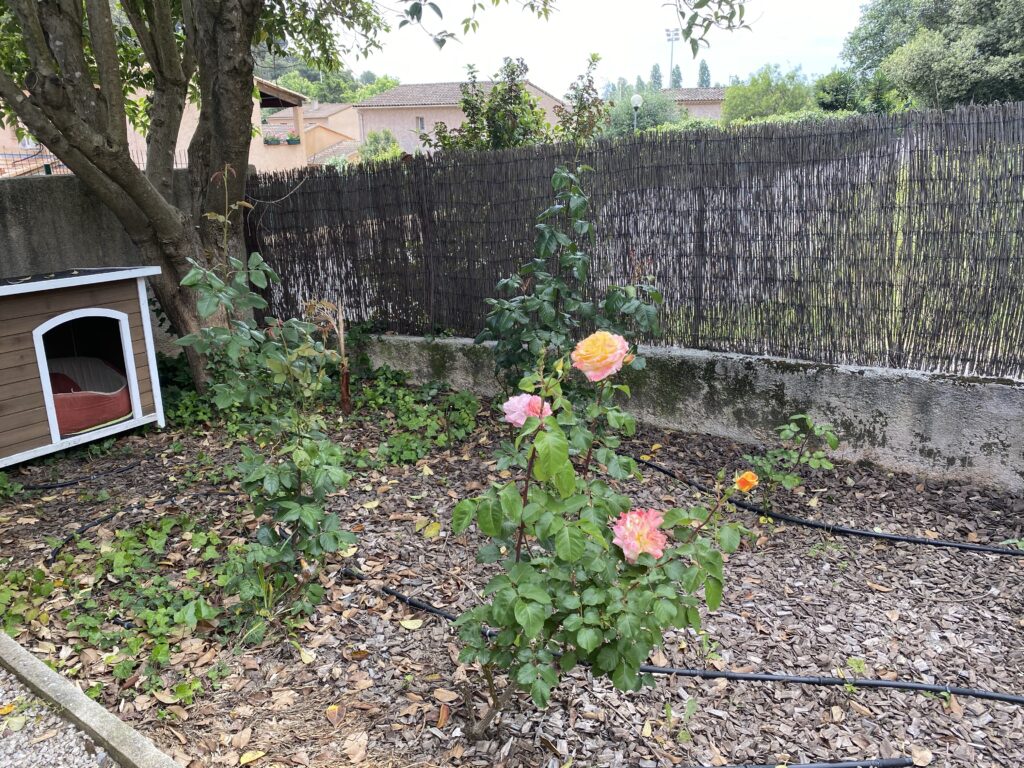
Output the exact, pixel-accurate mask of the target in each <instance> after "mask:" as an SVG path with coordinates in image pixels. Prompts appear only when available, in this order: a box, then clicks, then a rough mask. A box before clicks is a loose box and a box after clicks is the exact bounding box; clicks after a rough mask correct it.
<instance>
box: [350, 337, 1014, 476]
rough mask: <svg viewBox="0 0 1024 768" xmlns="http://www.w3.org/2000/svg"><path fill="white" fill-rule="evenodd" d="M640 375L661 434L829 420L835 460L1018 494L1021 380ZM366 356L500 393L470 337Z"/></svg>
mask: <svg viewBox="0 0 1024 768" xmlns="http://www.w3.org/2000/svg"><path fill="white" fill-rule="evenodd" d="M640 352H641V353H642V354H643V355H644V357H645V358H646V359H647V368H646V370H644V371H641V372H637V371H629V370H627V371H623V373H622V374H621V381H623V382H624V383H627V384H629V385H630V387H631V389H632V392H633V397H632V399H631V400H630V402H629V405H628V406H627V408H628V409H629V410H630V411H631V412H632V413H634V414H636V416H637V417H638V418H639V419H640V420H641V421H644V422H646V423H647V424H650V425H652V426H657V427H667V428H670V429H676V430H679V431H682V432H693V433H704V434H710V435H715V436H718V437H726V438H729V439H731V440H735V441H737V442H741V443H758V442H763V443H769V442H774V441H775V439H776V438H775V435H774V433H773V427H775V426H776V425H778V424H780V423H782V422H783V420H785V419H786V418H788V417H789V416H790V415H791V414H794V413H810V414H811V415H813V416H814V418H816V419H819V420H822V421H828V422H831V423H832V424H833V425H835V426H836V427H837V428H838V431H839V433H840V435H842V437H843V445H842V446H841V448H840V451H839V456H840V457H841V458H843V459H847V460H851V461H859V460H867V461H871V462H874V463H876V464H878V465H880V466H882V467H886V468H888V469H893V470H897V471H903V472H911V473H917V474H921V475H928V476H932V477H936V478H940V479H951V478H955V479H958V480H963V481H968V482H974V483H980V484H983V485H986V486H995V487H1001V488H1005V489H1008V490H1011V491H1017V492H1020V491H1024V432H1022V431H1021V429H1020V425H1021V424H1024V382H1019V381H1008V380H996V379H984V378H975V377H961V376H950V375H941V374H930V373H924V372H920V371H907V370H898V369H887V368H870V367H861V366H851V365H831V364H824V363H812V362H807V361H801V360H786V359H782V358H776V357H755V356H751V355H739V354H732V353H723V352H705V351H702V350H695V349H683V348H680V347H641V349H640ZM369 353H370V358H371V359H372V361H373V363H374V364H375V365H380V364H388V365H390V366H391V367H393V368H398V369H401V370H405V371H409V372H410V373H411V374H412V377H413V379H415V380H416V381H419V382H422V381H426V380H428V379H437V380H444V381H447V382H448V383H449V384H451V385H452V386H455V387H457V388H460V389H469V390H472V391H474V392H476V393H477V394H481V395H487V396H490V395H494V394H496V393H497V391H498V387H497V381H496V379H495V377H494V358H493V356H492V353H491V349H490V347H489V346H488V345H486V344H485V345H479V346H476V345H474V344H473V341H472V340H471V339H463V338H445V339H425V338H422V337H415V336H380V337H376V338H373V339H371V341H370V344H369Z"/></svg>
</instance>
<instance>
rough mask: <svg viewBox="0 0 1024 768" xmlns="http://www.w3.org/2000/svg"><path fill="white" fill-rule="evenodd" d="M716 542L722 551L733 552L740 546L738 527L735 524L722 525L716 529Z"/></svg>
mask: <svg viewBox="0 0 1024 768" xmlns="http://www.w3.org/2000/svg"><path fill="white" fill-rule="evenodd" d="M718 543H719V545H720V546H721V547H722V551H723V552H728V553H732V552H735V551H736V550H737V549H739V548H740V531H739V529H738V528H737V527H736V526H735V525H723V526H722V527H721V528H719V529H718Z"/></svg>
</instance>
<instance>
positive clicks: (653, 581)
mask: <svg viewBox="0 0 1024 768" xmlns="http://www.w3.org/2000/svg"><path fill="white" fill-rule="evenodd" d="M630 354H631V352H630V348H629V345H628V344H627V343H626V341H625V339H623V338H622V337H621V336H617V335H615V334H610V333H606V332H598V333H597V334H593V335H592V336H590V337H588V338H587V339H584V340H583V341H581V342H580V343H579V344H577V346H576V348H575V350H574V351H573V352H572V354H571V356H569V357H559V358H556V359H555V360H553V361H552V362H550V364H549V363H548V362H547V361H546V360H545V358H544V357H543V355H542V356H541V358H540V360H539V362H538V366H537V370H536V371H535V372H533V373H530V374H528V375H526V376H525V377H523V379H522V380H521V381H520V383H519V388H520V390H522V394H519V395H516V396H515V397H513V398H510V399H509V401H508V402H506V403H505V406H504V408H503V410H504V411H505V414H506V420H507V421H509V422H510V423H514V424H517V425H518V426H519V431H518V434H517V435H516V438H515V441H514V443H512V444H511V445H510V446H509V448H508V449H507V451H506V453H505V454H504V455H503V456H502V464H501V466H504V467H508V468H513V469H514V470H515V472H516V475H517V477H515V479H514V480H513V481H511V482H506V483H496V484H494V485H492V486H491V487H490V488H489V489H487V490H486V491H485V492H484V493H483V494H481V495H480V496H477V497H475V498H471V499H465V500H463V501H461V502H459V504H457V505H456V507H455V509H454V510H453V519H452V529H453V532H455V533H456V534H458V533H461V532H463V531H465V530H467V529H468V528H469V527H470V526H471V525H473V524H474V523H475V525H476V527H477V529H478V530H479V532H480V533H481V534H483V535H484V536H485V537H487V538H488V539H490V542H489V543H488V544H487V545H486V546H483V547H482V548H481V550H480V552H479V559H480V560H481V561H484V562H499V563H500V564H501V570H502V572H501V573H500V574H499V575H497V576H495V577H494V578H493V579H491V581H490V582H489V583H488V584H487V586H486V588H485V590H484V594H485V595H486V597H487V599H488V602H487V603H485V604H483V605H481V606H479V607H477V608H474V609H472V610H470V611H467V612H466V613H464V614H463V615H462V616H460V617H459V619H458V624H459V627H460V630H459V637H460V639H461V642H462V646H463V647H462V650H461V653H460V660H461V661H462V662H464V663H468V664H475V665H477V666H478V668H479V670H480V673H481V675H482V677H483V679H484V680H485V681H486V689H487V691H488V692H489V696H490V701H491V705H492V707H491V709H490V711H489V713H488V715H487V716H486V717H485V718H484V720H483V721H482V722H481V723H480V724H477V726H476V727H474V728H473V731H474V732H475V733H476V734H479V733H481V732H482V729H483V728H484V727H486V725H487V724H488V723H489V722H490V719H491V718H492V717H493V716H494V713H495V712H496V711H497V710H498V709H499V708H500V707H501V706H503V705H504V704H505V703H506V702H507V701H508V698H509V696H510V695H511V691H512V690H513V688H514V687H519V688H521V689H524V690H526V691H529V693H530V695H531V696H532V698H533V701H534V702H535V703H536V705H537V706H540V707H543V706H546V705H547V703H548V700H549V697H550V695H551V690H552V689H553V688H554V687H555V686H556V685H557V684H558V682H559V679H560V676H561V675H562V674H563V673H565V672H567V671H569V670H571V669H572V668H573V667H575V666H576V665H577V664H586V665H588V666H589V667H590V668H591V669H592V670H593V672H594V674H598V675H607V676H608V677H609V678H611V680H612V682H613V683H614V684H615V686H616V687H618V688H620V689H622V690H635V689H637V688H639V687H640V685H642V684H644V683H647V684H650V683H652V682H653V679H652V677H651V676H650V675H647V674H642V673H641V672H640V667H641V665H642V664H643V663H644V662H645V661H646V660H647V658H648V656H649V655H650V653H651V651H652V650H653V649H654V647H655V646H657V645H659V644H660V643H662V642H663V640H664V637H665V632H666V631H668V630H670V629H682V628H693V629H699V627H700V611H699V605H700V602H701V601H700V599H699V598H698V594H699V593H701V592H703V602H705V603H706V604H707V606H708V607H709V608H710V609H712V610H714V609H715V608H717V607H718V605H719V603H720V602H721V599H722V589H723V586H722V585H723V557H722V554H723V552H725V553H728V552H733V551H735V550H736V548H737V547H738V546H739V544H740V540H741V536H742V534H743V532H744V529H743V528H742V527H741V526H740V525H739V524H737V523H734V522H727V520H726V518H727V515H728V512H729V510H730V509H731V507H730V505H729V503H728V500H729V497H730V496H731V495H732V494H733V493H735V492H737V485H736V484H726V483H725V481H724V474H720V475H719V482H718V483H717V485H716V488H715V490H714V492H713V493H712V494H710V495H709V496H708V497H707V498H706V499H703V500H702V501H701V503H698V504H694V505H692V506H688V507H685V508H671V509H666V510H658V509H637V508H634V507H633V504H632V503H631V501H630V499H629V498H628V497H627V496H625V495H624V494H622V493H621V492H620V491H619V490H618V487H617V483H616V480H624V479H627V478H631V477H639V473H638V471H637V468H636V464H635V462H634V461H633V460H632V459H629V458H628V457H624V456H620V455H618V454H617V453H616V451H615V449H616V448H617V447H618V445H619V441H620V435H623V434H624V435H632V434H634V432H635V429H636V423H635V421H634V419H633V417H632V416H630V415H629V414H627V413H626V412H624V411H623V410H622V409H621V408H620V407H619V406H618V405H617V404H616V403H615V399H616V398H617V397H622V396H627V395H628V394H629V390H628V387H626V386H624V385H622V384H615V383H613V382H612V379H611V377H612V376H613V375H614V374H615V373H616V372H618V371H619V370H620V369H621V367H622V365H624V364H626V363H627V361H628V359H629V356H630ZM570 358H571V361H572V362H571V364H570ZM574 368H576V369H579V370H580V371H581V372H582V373H583V374H584V376H585V377H586V378H587V379H588V381H589V382H590V383H589V384H588V383H585V382H577V394H578V393H579V392H580V391H583V392H586V393H588V396H587V398H586V399H585V401H582V402H581V401H580V399H579V398H578V397H577V398H574V400H575V402H574V400H570V399H569V398H568V397H566V396H565V394H564V386H565V384H566V382H567V380H568V379H569V377H570V376H571V375H572V372H573V369H574ZM526 398H529V399H526ZM533 398H536V399H533ZM521 417H522V418H521ZM520 422H521V423H520ZM501 674H507V675H508V678H509V683H510V684H509V685H508V687H507V688H506V689H505V690H504V691H503V692H502V693H499V692H498V689H499V684H498V678H499V676H500V675H501ZM469 709H470V711H471V712H472V711H473V709H472V707H470V708H469Z"/></svg>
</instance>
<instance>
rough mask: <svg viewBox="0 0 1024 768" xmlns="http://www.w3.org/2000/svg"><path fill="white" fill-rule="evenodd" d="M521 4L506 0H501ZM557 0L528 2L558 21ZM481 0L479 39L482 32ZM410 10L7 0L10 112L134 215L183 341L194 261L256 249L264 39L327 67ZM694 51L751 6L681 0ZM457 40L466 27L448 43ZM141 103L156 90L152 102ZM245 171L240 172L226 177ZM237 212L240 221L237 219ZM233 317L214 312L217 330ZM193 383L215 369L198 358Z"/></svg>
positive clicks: (0, 44)
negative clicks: (257, 51)
mask: <svg viewBox="0 0 1024 768" xmlns="http://www.w3.org/2000/svg"><path fill="white" fill-rule="evenodd" d="M503 1H505V2H507V0H490V4H491V5H499V4H501V3H502V2H503ZM553 2H554V0H519V3H520V5H522V6H524V7H525V8H526V9H527V10H529V11H531V12H533V13H535V14H537V15H539V16H542V17H546V16H547V15H548V14H549V13H550V11H551V9H552V7H553ZM487 4H488V3H487V2H486V0H475V1H474V3H473V4H472V6H471V16H470V17H469V18H466V19H465V20H464V21H463V31H470V30H473V29H476V27H477V26H478V23H479V22H478V20H477V18H476V12H477V10H479V9H482V8H485V7H486V6H487ZM392 5H394V4H385V3H380V4H378V2H376V0H292V1H291V2H284V1H283V0H273V1H272V2H271V1H270V0H201V2H196V0H173V1H169V2H162V1H158V0H120V1H119V2H111V0H0V107H2V109H3V111H4V121H5V122H9V123H12V124H15V123H16V124H20V125H21V126H23V127H24V129H25V130H27V131H28V132H29V133H31V134H32V135H33V136H34V137H35V138H37V139H38V140H39V141H41V142H42V143H43V144H44V145H45V146H46V147H47V148H48V149H50V151H52V152H53V153H54V154H55V155H56V156H57V157H58V158H60V160H61V161H63V162H64V163H65V164H66V165H67V166H68V167H69V168H70V169H71V170H72V171H73V172H74V173H75V175H76V176H77V177H78V178H79V179H80V181H81V182H82V183H83V184H84V185H85V186H86V187H87V188H88V189H89V191H90V192H91V193H92V194H94V195H95V196H96V197H97V198H98V199H100V200H101V201H102V202H103V203H104V204H105V205H106V206H107V207H108V208H109V209H110V210H111V211H112V212H113V213H114V215H115V216H116V217H117V218H118V220H119V221H120V222H121V224H122V225H123V226H124V228H125V230H126V232H127V233H128V235H129V236H130V237H131V239H132V241H133V242H134V243H135V244H136V245H137V246H138V248H139V249H140V251H141V253H142V255H143V258H144V259H145V260H146V261H147V262H149V263H151V264H156V265H159V266H161V267H162V268H163V273H162V274H161V275H160V276H159V277H158V278H156V279H155V280H153V283H152V284H153V288H154V290H155V292H156V294H157V297H158V299H159V301H160V303H161V305H162V307H163V309H164V311H165V313H166V314H167V316H168V317H169V318H170V320H171V322H172V323H173V324H174V325H175V327H176V328H177V329H178V330H179V331H180V332H182V333H191V332H194V331H196V330H197V329H198V328H199V327H200V320H199V316H198V313H197V311H196V307H195V305H194V298H193V295H192V293H191V291H188V290H185V289H183V288H181V286H180V281H181V279H182V277H183V276H184V275H185V274H186V273H187V272H188V269H189V263H188V262H189V260H190V259H195V260H196V261H199V262H201V263H204V264H206V265H207V266H210V267H215V268H216V267H223V266H224V265H225V264H226V259H227V257H228V256H229V255H231V254H234V255H241V254H242V252H243V249H242V242H241V238H240V235H239V234H238V233H239V229H240V228H239V227H235V228H234V230H233V231H234V232H235V233H236V234H235V235H234V237H233V239H232V240H231V241H230V242H229V243H228V247H227V248H226V249H224V248H222V247H221V245H220V241H219V239H218V236H217V235H218V228H219V225H218V224H217V222H216V221H215V220H213V219H211V218H210V217H209V216H210V215H217V214H219V213H220V212H223V210H224V205H225V200H227V201H228V202H229V203H230V202H235V201H240V200H242V199H243V196H244V192H245V174H246V169H247V167H248V158H249V142H250V139H251V135H252V125H251V119H252V118H251V116H252V109H253V105H252V97H253V66H254V64H253V53H252V49H253V46H254V44H255V43H256V42H257V41H261V42H262V43H263V44H265V45H267V46H268V47H269V48H270V49H271V50H272V51H275V52H277V53H279V54H281V55H285V54H287V53H289V52H290V51H289V50H286V47H287V48H290V49H292V50H293V51H294V52H296V53H298V54H299V55H300V56H301V57H302V58H303V59H305V60H307V61H308V62H309V63H310V65H311V67H313V68H314V69H316V70H318V71H328V70H331V69H333V68H334V67H336V66H337V65H338V63H339V57H340V55H341V54H342V53H343V52H344V51H346V50H351V49H353V48H355V49H356V50H360V49H361V50H367V49H371V48H373V47H376V45H377V42H376V41H377V37H378V35H379V33H380V32H381V31H383V30H384V29H386V28H387V27H388V24H387V20H386V18H385V13H387V12H388V11H387V10H386V8H389V7H390V6H392ZM398 5H399V6H400V7H401V8H402V9H404V10H403V13H402V15H403V18H402V21H401V25H405V24H414V25H416V24H422V21H423V19H422V16H423V13H424V10H428V11H430V12H435V13H437V14H438V15H440V8H439V7H438V6H437V4H436V3H422V2H416V1H413V0H398ZM675 6H676V11H677V14H678V15H679V18H680V20H681V22H683V23H682V27H683V35H684V37H685V39H688V40H690V42H691V45H692V46H693V49H694V51H696V50H697V48H698V47H699V46H700V44H701V43H702V42H703V41H705V38H706V35H707V33H708V31H709V30H710V29H711V28H713V27H726V28H735V27H737V26H740V25H742V18H743V0H710V1H709V0H676V2H675ZM433 37H434V40H435V41H436V42H437V44H438V45H443V44H444V43H445V42H446V41H447V40H448V39H450V38H451V37H453V34H452V33H450V32H447V31H441V32H438V33H436V34H434V35H433ZM140 94H145V95H144V96H141V97H140ZM193 97H194V98H195V100H196V101H197V103H198V107H199V122H198V127H197V129H196V131H195V134H194V136H193V139H192V141H191V144H190V146H189V152H188V156H189V167H188V174H187V176H188V191H189V193H190V195H189V198H190V199H189V200H188V201H187V202H185V203H181V202H179V201H180V200H181V197H180V196H178V195H176V194H175V189H174V181H173V174H172V170H173V167H174V150H175V145H176V141H177V137H178V131H179V128H180V126H181V119H182V114H183V112H184V108H185V104H186V101H187V100H188V99H189V98H193ZM129 116H131V117H133V118H134V119H135V122H136V123H137V124H138V125H140V126H143V127H145V129H146V131H147V160H146V169H145V170H144V171H143V170H140V169H139V167H138V166H136V165H135V163H134V162H133V161H132V158H131V155H130V153H129V148H128V137H127V122H128V118H129ZM226 167H229V168H230V169H231V170H230V171H229V172H223V169H224V168H226ZM239 215H240V214H239V213H238V212H237V211H236V212H235V213H233V214H232V218H233V219H235V220H236V221H237V219H238V216H239ZM218 321H223V318H218V317H217V316H214V317H213V318H211V319H209V320H207V321H206V322H205V324H209V323H210V322H218ZM187 354H188V355H189V362H190V364H191V368H192V372H193V375H194V376H195V377H196V379H197V380H198V381H199V382H200V383H202V381H203V380H204V378H205V367H204V365H203V364H202V362H203V361H202V360H201V358H200V357H199V356H198V355H197V354H196V353H195V352H194V351H191V350H189V351H188V352H187Z"/></svg>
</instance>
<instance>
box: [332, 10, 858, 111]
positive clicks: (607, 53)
mask: <svg viewBox="0 0 1024 768" xmlns="http://www.w3.org/2000/svg"><path fill="white" fill-rule="evenodd" d="M864 1H865V0H750V1H749V2H748V6H747V19H748V22H749V26H750V29H749V30H741V31H736V32H724V31H720V30H715V31H713V32H712V33H711V35H710V36H709V42H710V46H709V47H708V48H706V49H703V50H701V51H700V53H699V54H698V57H697V59H696V60H694V58H693V56H692V54H691V52H690V49H689V46H688V45H681V44H678V43H677V44H676V46H675V56H674V61H675V63H676V64H679V66H680V68H681V69H682V73H683V85H684V86H685V87H693V86H696V85H697V67H698V63H699V61H700V59H701V58H704V59H706V60H707V62H708V66H709V67H710V70H711V79H712V82H713V83H714V82H718V83H721V84H722V85H727V84H728V83H729V79H730V78H731V77H733V76H736V77H739V78H745V77H746V76H747V75H749V74H750V73H751V72H753V71H754V70H756V69H759V68H760V67H761V66H763V65H764V64H766V63H775V64H780V65H782V67H783V68H784V69H790V68H792V67H797V66H799V67H801V68H802V70H803V72H804V74H807V75H815V74H822V73H825V72H828V71H830V70H831V69H832V68H833V67H836V66H838V65H840V58H839V57H840V53H841V51H842V47H843V40H844V39H845V38H846V35H847V34H848V33H849V32H850V30H851V29H853V27H854V26H855V25H856V23H857V19H858V17H859V8H860V5H861V4H862V3H863V2H864ZM471 2H472V0H441V1H440V2H439V3H438V4H439V5H440V7H441V8H442V11H443V12H444V19H441V20H438V19H436V18H435V17H432V16H431V15H430V12H429V11H424V23H425V24H426V25H427V28H428V29H429V30H430V31H432V32H435V31H439V30H449V31H452V32H456V33H458V37H459V39H458V40H457V41H455V40H453V41H451V42H449V43H448V44H447V45H445V47H444V48H443V49H441V50H438V48H437V46H435V45H434V43H433V42H432V40H431V39H430V37H429V35H427V34H425V32H424V31H423V30H422V29H419V28H416V27H413V26H411V25H410V26H406V27H404V28H403V29H394V30H392V31H391V32H389V33H387V34H385V35H384V36H383V37H382V39H381V42H382V45H383V50H382V51H378V52H375V53H373V54H371V55H370V56H369V58H368V59H355V58H351V59H349V61H348V64H349V65H350V66H351V68H352V69H354V70H355V71H356V72H361V71H363V70H364V69H370V70H372V71H374V72H376V73H377V74H378V75H381V74H389V75H393V76H396V77H398V78H399V80H400V81H401V82H403V83H427V82H442V81H451V80H464V79H465V73H466V65H467V64H474V65H476V67H477V68H478V70H479V71H480V77H481V79H486V78H487V77H489V76H490V75H492V74H494V72H496V71H497V69H498V68H499V67H500V66H501V62H502V59H503V58H504V57H505V56H512V57H522V58H524V59H525V60H526V63H527V65H528V66H529V68H530V73H529V76H528V77H529V79H530V80H531V81H532V82H533V83H535V84H536V85H538V86H540V87H541V88H543V89H545V90H547V91H550V92H551V93H553V94H555V95H556V96H561V95H563V94H564V93H565V90H566V88H567V87H568V85H569V83H571V82H572V81H573V79H575V77H576V76H577V75H578V74H580V73H581V72H582V71H583V69H584V68H585V66H586V62H587V58H588V56H589V55H590V54H591V53H597V54H600V56H601V63H600V65H599V67H598V70H597V83H598V87H599V88H600V87H601V85H602V84H603V83H604V82H606V81H610V82H615V80H617V79H618V78H619V77H625V78H626V79H627V80H629V81H630V82H633V81H634V80H635V79H636V76H637V75H641V76H642V77H643V78H644V80H645V81H646V80H647V79H648V77H649V74H650V71H651V66H652V65H653V64H655V63H658V64H660V65H661V69H662V73H663V77H664V81H665V85H666V86H667V85H668V68H669V62H670V57H671V52H670V46H669V44H668V42H667V41H666V39H665V29H666V28H667V27H676V26H678V23H677V21H676V15H675V11H674V10H673V8H672V7H666V6H664V5H663V2H664V0H557V8H558V10H556V11H555V12H554V13H553V14H552V16H551V18H549V19H548V20H547V21H544V20H539V19H537V18H536V17H535V16H533V15H531V14H530V13H529V12H527V11H524V10H523V9H522V8H521V7H520V6H519V4H518V2H517V1H516V0H512V1H511V2H510V3H509V4H507V5H502V6H499V7H498V8H492V7H490V4H489V3H488V8H487V10H486V11H483V12H482V13H481V14H480V15H479V19H480V29H479V30H478V31H477V32H471V33H469V34H467V35H463V34H462V29H461V21H462V19H463V18H464V17H465V16H466V15H468V9H469V7H470V5H471ZM394 26H397V25H394Z"/></svg>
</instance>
